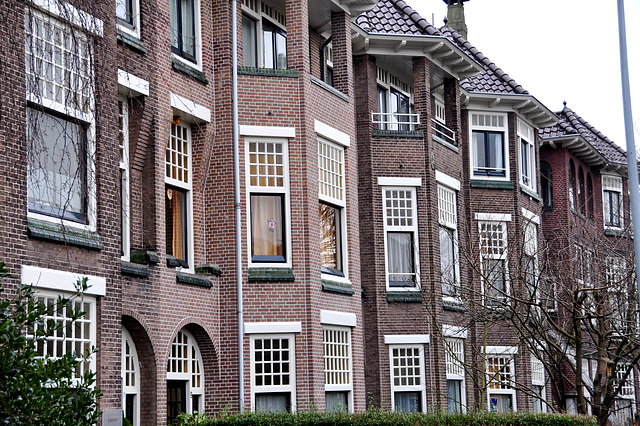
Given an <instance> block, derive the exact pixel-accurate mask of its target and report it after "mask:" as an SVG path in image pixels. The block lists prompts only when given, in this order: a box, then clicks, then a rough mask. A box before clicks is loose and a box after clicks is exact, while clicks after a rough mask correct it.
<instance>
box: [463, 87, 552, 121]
mask: <svg viewBox="0 0 640 426" xmlns="http://www.w3.org/2000/svg"><path fill="white" fill-rule="evenodd" d="M470 104H475V105H482V106H483V107H485V105H486V108H488V109H496V110H499V109H511V110H513V111H515V112H516V113H517V114H518V115H520V116H522V117H524V118H525V119H526V120H527V121H529V122H531V123H532V124H533V125H534V126H535V127H537V128H543V127H548V126H552V125H554V124H556V123H557V122H558V116H556V115H555V114H554V113H553V111H551V110H550V109H549V108H547V107H546V106H544V105H543V104H542V102H540V101H539V100H537V99H536V98H535V97H534V96H532V95H524V94H515V93H478V92H469V91H467V90H464V89H462V90H461V91H460V105H461V107H463V108H464V107H468V106H469V105H470Z"/></svg>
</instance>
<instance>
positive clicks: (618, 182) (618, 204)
mask: <svg viewBox="0 0 640 426" xmlns="http://www.w3.org/2000/svg"><path fill="white" fill-rule="evenodd" d="M602 205H603V209H604V226H605V227H608V228H622V226H623V213H622V212H623V210H622V178H621V177H619V176H611V175H603V176H602Z"/></svg>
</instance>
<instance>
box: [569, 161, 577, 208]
mask: <svg viewBox="0 0 640 426" xmlns="http://www.w3.org/2000/svg"><path fill="white" fill-rule="evenodd" d="M569 206H570V207H571V209H572V210H575V209H576V166H575V165H574V164H573V160H571V159H569Z"/></svg>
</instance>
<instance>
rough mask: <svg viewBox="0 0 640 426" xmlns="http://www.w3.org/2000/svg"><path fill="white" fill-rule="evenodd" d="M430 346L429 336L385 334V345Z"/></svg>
mask: <svg viewBox="0 0 640 426" xmlns="http://www.w3.org/2000/svg"><path fill="white" fill-rule="evenodd" d="M420 343H423V344H429V343H431V337H430V336H429V335H428V334H385V336H384V344H385V345H415V344H420Z"/></svg>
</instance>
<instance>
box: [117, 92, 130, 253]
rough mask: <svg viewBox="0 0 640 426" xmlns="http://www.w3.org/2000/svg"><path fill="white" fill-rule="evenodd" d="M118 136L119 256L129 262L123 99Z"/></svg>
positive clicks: (126, 128) (126, 127)
mask: <svg viewBox="0 0 640 426" xmlns="http://www.w3.org/2000/svg"><path fill="white" fill-rule="evenodd" d="M118 135H119V144H118V145H119V151H120V197H121V200H120V256H122V260H125V261H129V252H130V243H129V241H130V234H129V232H130V231H129V228H130V221H129V217H130V216H129V107H128V104H127V100H126V99H125V98H122V97H121V98H120V99H118Z"/></svg>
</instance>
